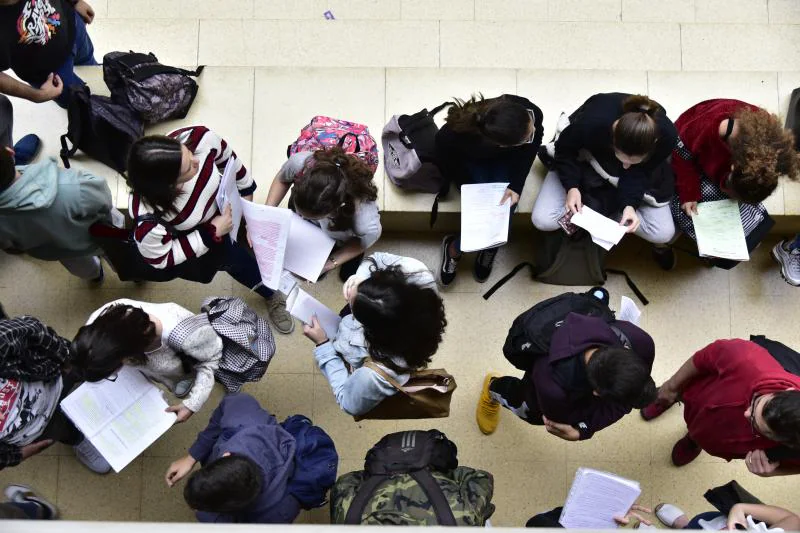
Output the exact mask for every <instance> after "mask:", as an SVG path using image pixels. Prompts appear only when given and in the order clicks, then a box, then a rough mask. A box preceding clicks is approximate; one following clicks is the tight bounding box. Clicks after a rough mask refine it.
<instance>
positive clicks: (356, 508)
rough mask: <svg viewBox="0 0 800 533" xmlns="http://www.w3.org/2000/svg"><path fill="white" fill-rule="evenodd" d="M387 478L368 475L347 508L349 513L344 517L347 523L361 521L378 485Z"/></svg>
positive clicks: (358, 522) (352, 523) (353, 523)
mask: <svg viewBox="0 0 800 533" xmlns="http://www.w3.org/2000/svg"><path fill="white" fill-rule="evenodd" d="M385 480H386V476H373V475H369V477H367V479H365V480H364V482H363V483H361V486H360V487H358V491H357V492H356V496H355V498H353V501H352V502H350V508H349V509H348V510H347V515H345V518H344V523H345V524H351V525H355V524H360V523H361V518H362V515H363V514H364V509H366V507H367V504H368V503H369V500H370V498H372V495H373V494H375V491H376V490H377V488H378V485H380V484H381V483H382V482H384V481H385Z"/></svg>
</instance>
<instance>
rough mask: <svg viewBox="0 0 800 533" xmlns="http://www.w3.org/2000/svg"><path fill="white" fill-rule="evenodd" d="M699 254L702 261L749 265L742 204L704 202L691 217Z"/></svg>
mask: <svg viewBox="0 0 800 533" xmlns="http://www.w3.org/2000/svg"><path fill="white" fill-rule="evenodd" d="M692 223H693V224H694V232H695V235H696V236H697V250H698V252H700V255H701V256H703V257H719V258H721V259H733V260H734V261H748V260H749V259H750V253H749V252H748V250H747V241H746V239H745V236H744V227H743V226H742V217H741V215H740V214H739V202H737V201H736V200H717V201H715V202H701V203H699V204H698V205H697V214H696V215H694V216H693V217H692Z"/></svg>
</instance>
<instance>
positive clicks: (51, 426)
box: [38, 374, 83, 446]
mask: <svg viewBox="0 0 800 533" xmlns="http://www.w3.org/2000/svg"><path fill="white" fill-rule="evenodd" d="M62 380H63V385H64V386H63V388H62V390H61V397H60V398H59V399H58V403H61V400H63V399H64V398H66V397H67V395H68V394H69V393H70V392H72V389H73V388H74V387H75V385H77V384H78V383H77V380H75V379H74V378H73V377H72V376H70V375H68V374H65V375H64V377H63V378H62ZM47 439H53V440H54V441H56V442H60V443H62V444H66V445H68V446H75V445H77V444H80V443H81V441H83V433H81V432H80V431H79V430H78V428H76V427H75V424H73V423H72V421H71V420H70V419H69V418H67V415H65V414H64V412H63V411H62V410H61V408H60V407H56V412H55V413H53V418H51V419H50V422H49V423H48V424H47V427H46V428H44V431H43V432H42V435H41V437H39V439H38V440H40V441H41V440H47Z"/></svg>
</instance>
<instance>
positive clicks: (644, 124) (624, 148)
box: [614, 94, 664, 156]
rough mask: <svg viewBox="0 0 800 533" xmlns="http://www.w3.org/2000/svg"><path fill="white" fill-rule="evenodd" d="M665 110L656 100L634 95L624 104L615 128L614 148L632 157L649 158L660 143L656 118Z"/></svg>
mask: <svg viewBox="0 0 800 533" xmlns="http://www.w3.org/2000/svg"><path fill="white" fill-rule="evenodd" d="M662 114H664V108H663V107H661V104H659V103H658V102H656V101H655V100H651V99H650V98H648V97H647V96H644V95H641V94H632V95H631V96H629V97H628V98H626V99H625V100H624V101H623V102H622V116H621V117H619V119H618V121H617V125H616V127H615V128H614V148H616V149H617V150H619V151H620V152H622V153H624V154H626V155H631V156H648V155H650V154H651V153H652V152H653V150H655V148H656V143H657V142H658V124H657V123H656V118H657V117H658V116H659V115H662Z"/></svg>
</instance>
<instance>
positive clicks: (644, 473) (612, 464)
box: [566, 458, 658, 522]
mask: <svg viewBox="0 0 800 533" xmlns="http://www.w3.org/2000/svg"><path fill="white" fill-rule="evenodd" d="M581 467H583V468H593V469H595V470H601V471H603V472H609V473H611V474H616V475H617V476H620V477H624V478H626V479H630V480H633V481H638V482H639V485H640V486H641V489H642V495H641V496H640V497H639V499H638V500H637V503H638V504H639V505H643V506H645V507H649V508H651V509H652V508H653V506H655V503H656V502H654V501H653V468H652V466H651V465H650V461H649V460H648V461H643V462H639V461H636V460H622V461H612V460H605V459H602V458H598V459H588V460H583V461H567V480H566V483H567V491H569V488H570V487H571V486H572V482H573V480H574V479H575V474H576V472H577V470H578V468H581ZM640 514H642V513H640ZM642 516H643V517H644V518H648V519H650V520H652V521H653V522H658V520H656V518H655V515H647V514H642Z"/></svg>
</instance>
